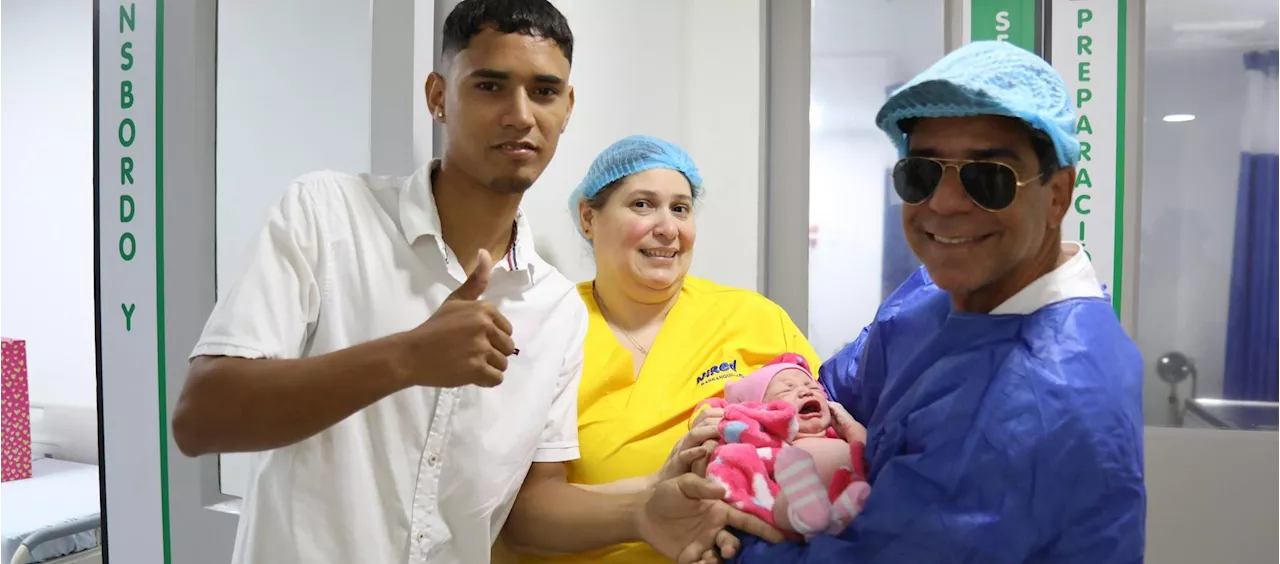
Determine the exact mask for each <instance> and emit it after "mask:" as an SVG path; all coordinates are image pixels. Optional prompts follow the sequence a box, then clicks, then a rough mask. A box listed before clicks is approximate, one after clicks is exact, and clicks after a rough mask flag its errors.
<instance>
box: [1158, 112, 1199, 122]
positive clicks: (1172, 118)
mask: <svg viewBox="0 0 1280 564" xmlns="http://www.w3.org/2000/svg"><path fill="white" fill-rule="evenodd" d="M1193 119H1196V116H1193V115H1191V114H1169V115H1167V116H1164V120H1165V121H1167V122H1169V123H1182V122H1184V121H1191V120H1193Z"/></svg>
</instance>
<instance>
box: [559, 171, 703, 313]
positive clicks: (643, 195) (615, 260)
mask: <svg viewBox="0 0 1280 564" xmlns="http://www.w3.org/2000/svg"><path fill="white" fill-rule="evenodd" d="M606 190H607V191H609V192H608V193H606V194H601V195H599V196H597V197H596V203H595V205H596V206H598V207H595V208H593V207H592V206H591V205H589V204H588V203H587V202H585V201H584V202H583V203H582V205H580V206H579V214H580V215H581V218H580V219H581V221H582V228H583V232H584V233H585V234H586V235H587V237H588V238H589V239H590V240H591V244H592V246H593V247H594V250H595V259H596V270H597V276H600V275H601V274H605V275H606V276H609V277H611V278H616V279H619V280H628V281H631V282H632V283H635V284H638V285H640V286H642V287H644V288H645V289H648V290H653V291H663V290H669V289H670V288H671V287H673V286H678V285H679V284H680V283H681V282H682V281H683V279H684V276H685V274H687V273H688V272H689V265H690V264H691V262H692V260H693V245H694V241H695V240H696V239H697V226H696V224H695V222H694V217H693V190H692V188H691V187H690V185H689V180H688V179H687V178H685V176H684V174H682V173H680V172H679V171H675V170H671V169H667V168H654V169H649V170H646V171H643V172H638V173H636V174H633V175H631V176H628V177H626V178H624V179H622V180H620V181H619V182H618V183H616V184H615V185H612V186H610V187H609V188H606ZM601 196H603V198H601ZM601 200H603V204H601V203H600V201H601Z"/></svg>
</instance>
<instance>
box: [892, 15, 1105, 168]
mask: <svg viewBox="0 0 1280 564" xmlns="http://www.w3.org/2000/svg"><path fill="white" fill-rule="evenodd" d="M979 115H996V116H1006V117H1011V118H1017V119H1020V120H1022V121H1025V122H1026V123H1027V124H1029V125H1030V126H1031V127H1033V128H1035V129H1037V130H1039V131H1042V132H1044V133H1045V134H1046V135H1048V136H1049V139H1051V140H1052V141H1053V147H1054V150H1055V151H1056V152H1057V154H1058V164H1059V165H1060V166H1063V167H1067V166H1075V164H1076V163H1077V162H1079V160H1080V141H1079V140H1077V139H1076V133H1075V131H1076V112H1075V108H1074V107H1073V106H1072V102H1071V95H1070V94H1069V93H1068V91H1067V85H1066V83H1065V82H1063V80H1062V76H1061V75H1059V74H1058V71H1055V70H1053V67H1052V66H1050V65H1049V63H1048V62H1046V61H1045V60H1044V59H1042V58H1040V57H1039V56H1037V55H1036V54H1035V53H1032V52H1030V51H1027V50H1025V49H1022V48H1021V47H1018V46H1015V45H1013V44H1012V43H1008V42H1005V41H975V42H973V43H970V44H968V45H965V46H964V47H961V48H959V49H956V50H955V51H952V52H951V53H950V54H948V55H947V56H946V57H943V58H942V60H940V61H938V62H937V63H934V65H933V66H931V67H929V68H928V69H926V70H925V71H924V72H922V73H920V74H919V75H918V76H916V77H915V78H913V79H911V81H910V82H908V83H906V84H905V85H903V86H902V87H901V88H899V89H898V90H897V91H895V92H894V93H893V95H892V96H890V97H889V100H888V101H886V102H885V103H884V106H883V107H881V108H880V113H879V114H877V115H876V126H878V127H879V128H880V129H881V130H883V131H884V132H885V133H886V134H888V135H889V138H890V139H891V140H893V143H894V145H896V146H897V148H898V153H899V155H900V156H905V155H906V154H907V135H906V133H905V132H904V131H903V130H902V122H903V121H904V120H909V119H914V118H940V117H968V116H979Z"/></svg>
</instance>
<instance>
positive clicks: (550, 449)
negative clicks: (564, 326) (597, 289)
mask: <svg viewBox="0 0 1280 564" xmlns="http://www.w3.org/2000/svg"><path fill="white" fill-rule="evenodd" d="M573 298H574V299H577V296H576V295H574V296H573ZM575 313H576V315H575V316H574V317H575V318H574V324H575V327H574V331H573V337H572V339H573V340H572V341H571V342H570V347H569V349H568V350H569V354H568V355H566V356H565V359H564V367H563V368H562V369H561V370H560V378H559V381H558V382H557V384H556V386H557V388H558V389H559V393H558V394H557V395H556V398H555V399H554V400H552V402H551V412H550V413H549V414H547V426H546V427H545V428H543V430H542V442H540V443H539V444H538V448H537V450H536V451H535V452H534V455H533V461H534V462H568V461H570V460H577V459H578V457H579V452H578V383H579V382H581V380H582V355H583V348H584V346H585V343H586V340H587V315H586V308H585V307H584V308H575Z"/></svg>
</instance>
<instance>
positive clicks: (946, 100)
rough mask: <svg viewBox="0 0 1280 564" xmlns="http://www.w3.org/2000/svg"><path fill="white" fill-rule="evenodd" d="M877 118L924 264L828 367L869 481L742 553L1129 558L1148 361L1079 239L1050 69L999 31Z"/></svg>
mask: <svg viewBox="0 0 1280 564" xmlns="http://www.w3.org/2000/svg"><path fill="white" fill-rule="evenodd" d="M877 123H878V125H879V126H880V128H881V129H883V130H884V131H885V132H886V133H888V135H889V137H890V139H891V140H892V141H893V142H894V143H895V145H896V146H897V148H898V149H899V152H900V154H901V155H902V160H901V161H899V162H898V163H897V165H896V166H895V167H894V172H893V181H894V186H895V188H896V190H897V192H898V195H899V196H901V198H902V200H903V202H904V204H905V205H904V206H903V212H902V223H903V229H904V230H905V234H906V239H907V242H908V243H909V245H910V246H911V248H912V251H913V252H914V253H915V254H916V256H917V257H919V258H920V261H921V262H922V263H923V264H924V267H923V268H921V269H920V270H919V271H918V272H916V273H915V274H914V275H913V276H911V277H910V278H909V279H908V280H907V281H906V282H905V283H903V285H902V286H901V287H900V288H898V290H897V291H895V292H894V293H893V295H891V296H890V297H889V298H888V299H887V300H886V301H885V303H884V304H883V305H882V306H881V308H880V311H879V312H878V313H877V315H876V319H875V321H874V322H872V324H871V325H870V326H868V327H867V328H866V329H864V330H863V332H862V335H861V336H860V337H859V338H858V340H857V341H855V342H854V343H853V344H851V345H849V346H848V347H846V348H845V349H844V350H842V351H841V352H840V353H838V354H837V355H836V356H835V357H834V358H832V359H830V360H828V361H827V362H825V363H824V364H823V366H822V369H821V371H820V377H819V378H820V380H821V382H822V383H823V385H824V387H825V389H826V391H827V393H828V394H829V395H830V396H831V397H832V398H833V399H835V400H837V401H839V402H840V403H841V404H843V405H844V406H845V407H846V408H847V409H848V410H849V412H850V413H851V414H852V415H853V416H854V418H855V419H857V420H858V421H861V422H863V423H864V424H865V425H866V426H867V429H868V435H867V437H868V439H867V451H866V452H867V466H868V468H869V476H868V480H869V482H870V483H871V486H872V487H871V495H870V497H869V498H868V500H867V504H866V506H865V508H864V509H863V512H862V513H861V514H860V515H858V516H857V517H856V518H855V519H854V521H853V523H852V524H851V525H850V526H849V527H848V528H847V529H845V531H844V532H842V533H841V534H840V535H839V536H825V537H817V538H814V539H812V540H811V541H810V542H809V543H807V544H798V543H791V544H780V545H768V544H766V543H763V542H759V541H755V542H751V541H748V542H747V543H745V544H746V545H747V546H746V549H745V550H744V551H743V553H742V556H741V557H740V558H739V561H741V562H746V563H755V562H856V563H858V564H870V563H881V562H885V563H889V562H892V563H897V562H930V563H948V562H966V563H976V562H982V563H986V562H992V563H1009V564H1014V563H1023V562H1035V563H1055V564H1056V563H1061V564H1066V563H1073V564H1074V563H1081V564H1083V563H1090V564H1106V563H1138V562H1142V559H1143V550H1144V528H1145V520H1146V492H1145V488H1144V486H1143V475H1142V407H1141V406H1142V401H1141V399H1142V398H1141V393H1142V392H1141V390H1142V361H1141V357H1140V356H1139V353H1138V350H1137V348H1136V347H1135V346H1134V344H1133V342H1132V341H1131V340H1130V339H1129V338H1128V337H1127V336H1126V335H1125V333H1124V330H1123V329H1122V328H1121V326H1120V323H1119V321H1118V319H1117V317H1116V313H1115V310H1114V309H1113V307H1112V305H1111V304H1110V303H1109V301H1108V299H1107V298H1106V297H1105V296H1104V294H1103V292H1102V289H1101V287H1100V285H1099V283H1098V281H1097V278H1096V276H1095V275H1094V271H1093V268H1092V266H1091V265H1090V263H1089V258H1088V257H1087V255H1086V254H1085V253H1084V252H1083V249H1082V247H1081V246H1080V245H1079V244H1078V243H1063V242H1062V223H1063V217H1064V216H1065V215H1066V212H1067V208H1068V206H1069V205H1070V202H1071V199H1072V192H1073V187H1074V184H1075V180H1076V169H1075V166H1076V164H1077V162H1078V160H1079V156H1080V143H1079V142H1078V141H1077V140H1076V137H1075V128H1076V116H1075V112H1074V109H1073V106H1072V100H1071V97H1070V95H1069V94H1068V91H1067V89H1066V86H1065V84H1064V83H1063V80H1062V78H1061V77H1060V76H1059V75H1058V74H1057V73H1056V72H1055V71H1054V70H1053V68H1052V67H1050V66H1049V65H1048V64H1047V63H1046V62H1045V61H1044V60H1042V59H1040V58H1039V57H1037V56H1036V55H1034V54H1032V53H1030V52H1027V51H1024V50H1022V49H1020V48H1018V47H1015V46H1013V45H1011V44H1008V43H1001V42H976V43H972V44H970V45H968V46H966V47H963V48H961V49H958V50H956V51H955V52H953V53H952V54H950V55H948V56H947V57H945V58H944V59H942V60H941V61H939V62H938V63H936V64H935V65H934V66H933V67H931V68H930V69H928V70H926V71H925V72H924V73H922V74H921V75H920V76H918V77H916V78H915V79H913V80H912V81H911V82H909V83H907V84H906V85H905V86H904V87H903V88H902V89H900V90H898V91H897V92H895V93H894V94H893V95H892V96H891V97H890V99H889V100H888V101H887V102H886V103H885V105H884V107H883V108H881V110H880V112H879V115H878V116H877Z"/></svg>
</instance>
